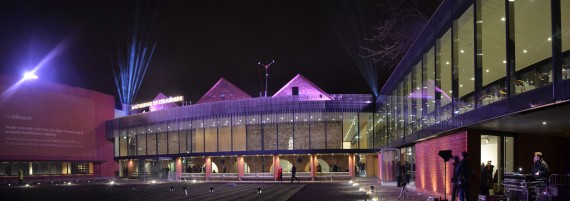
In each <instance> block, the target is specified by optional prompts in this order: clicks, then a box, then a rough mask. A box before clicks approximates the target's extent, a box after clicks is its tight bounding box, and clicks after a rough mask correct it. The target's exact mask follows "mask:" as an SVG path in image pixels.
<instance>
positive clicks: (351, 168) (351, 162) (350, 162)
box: [348, 154, 354, 179]
mask: <svg viewBox="0 0 570 201" xmlns="http://www.w3.org/2000/svg"><path fill="white" fill-rule="evenodd" d="M348 174H350V178H351V179H354V154H348Z"/></svg>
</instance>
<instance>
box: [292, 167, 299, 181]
mask: <svg viewBox="0 0 570 201" xmlns="http://www.w3.org/2000/svg"><path fill="white" fill-rule="evenodd" d="M296 173H297V168H296V167H295V164H293V166H292V167H291V182H293V179H296V180H297V182H301V180H299V178H297V177H296V176H295V174H296Z"/></svg>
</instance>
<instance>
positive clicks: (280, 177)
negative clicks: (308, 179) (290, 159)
mask: <svg viewBox="0 0 570 201" xmlns="http://www.w3.org/2000/svg"><path fill="white" fill-rule="evenodd" d="M296 174H297V167H295V164H292V166H291V182H293V180H297V182H301V180H299V178H297V177H296V176H295V175H296ZM277 180H279V181H281V182H283V168H279V170H278V172H277Z"/></svg>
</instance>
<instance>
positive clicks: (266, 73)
mask: <svg viewBox="0 0 570 201" xmlns="http://www.w3.org/2000/svg"><path fill="white" fill-rule="evenodd" d="M274 63H275V60H271V63H269V64H262V63H261V61H260V62H258V63H257V65H261V66H263V67H265V97H266V98H267V79H268V77H269V73H268V72H267V71H268V69H269V66H271V64H274Z"/></svg>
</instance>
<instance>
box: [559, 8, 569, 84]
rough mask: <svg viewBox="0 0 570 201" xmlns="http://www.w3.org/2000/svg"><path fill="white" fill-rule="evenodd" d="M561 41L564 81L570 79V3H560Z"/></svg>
mask: <svg viewBox="0 0 570 201" xmlns="http://www.w3.org/2000/svg"><path fill="white" fill-rule="evenodd" d="M560 9H561V10H560V15H561V17H560V20H561V27H560V33H561V36H560V37H561V40H562V57H563V62H562V79H563V80H566V79H570V1H565V0H561V1H560Z"/></svg>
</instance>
